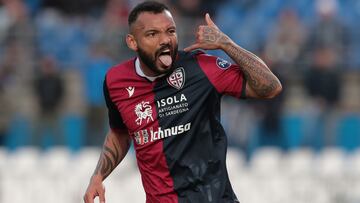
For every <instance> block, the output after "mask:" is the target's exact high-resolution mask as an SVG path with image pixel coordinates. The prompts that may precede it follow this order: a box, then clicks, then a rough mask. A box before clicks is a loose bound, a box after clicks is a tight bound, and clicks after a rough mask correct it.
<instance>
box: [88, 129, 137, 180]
mask: <svg viewBox="0 0 360 203" xmlns="http://www.w3.org/2000/svg"><path fill="white" fill-rule="evenodd" d="M129 146H130V138H129V136H128V135H127V132H115V131H113V130H110V131H109V133H108V134H107V136H106V139H105V142H104V145H103V148H102V151H101V155H100V158H99V161H98V164H97V166H96V169H95V171H94V174H93V177H96V178H98V179H101V181H102V180H104V179H105V178H106V177H107V176H108V175H109V174H110V173H111V172H112V171H113V170H114V169H115V168H116V166H117V165H119V163H120V162H121V160H123V158H124V157H125V155H126V154H127V152H128V150H129Z"/></svg>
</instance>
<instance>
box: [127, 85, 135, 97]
mask: <svg viewBox="0 0 360 203" xmlns="http://www.w3.org/2000/svg"><path fill="white" fill-rule="evenodd" d="M125 89H126V90H127V92H128V93H129V98H130V97H131V96H133V94H134V92H135V87H127V88H125Z"/></svg>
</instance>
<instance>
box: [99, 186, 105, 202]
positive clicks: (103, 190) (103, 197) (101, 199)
mask: <svg viewBox="0 0 360 203" xmlns="http://www.w3.org/2000/svg"><path fill="white" fill-rule="evenodd" d="M99 200H100V203H105V188H104V187H103V188H102V190H100V191H99Z"/></svg>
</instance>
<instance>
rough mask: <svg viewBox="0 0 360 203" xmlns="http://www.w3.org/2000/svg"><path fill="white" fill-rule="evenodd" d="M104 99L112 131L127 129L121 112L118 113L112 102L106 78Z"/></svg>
mask: <svg viewBox="0 0 360 203" xmlns="http://www.w3.org/2000/svg"><path fill="white" fill-rule="evenodd" d="M103 90H104V97H105V102H106V106H107V108H108V117H109V125H110V128H112V129H126V126H125V124H124V123H123V120H122V118H121V115H120V112H119V111H118V109H117V107H116V105H115V103H114V102H113V101H112V100H111V97H110V93H109V89H108V86H107V82H106V78H105V80H104V85H103Z"/></svg>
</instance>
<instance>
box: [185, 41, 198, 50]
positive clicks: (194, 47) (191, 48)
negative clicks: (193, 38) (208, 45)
mask: <svg viewBox="0 0 360 203" xmlns="http://www.w3.org/2000/svg"><path fill="white" fill-rule="evenodd" d="M198 48H200V44H198V43H196V44H193V45H190V46H188V47H186V48H185V49H184V51H192V50H194V49H198Z"/></svg>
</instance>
